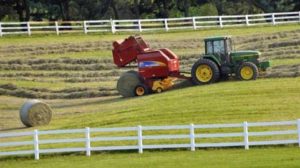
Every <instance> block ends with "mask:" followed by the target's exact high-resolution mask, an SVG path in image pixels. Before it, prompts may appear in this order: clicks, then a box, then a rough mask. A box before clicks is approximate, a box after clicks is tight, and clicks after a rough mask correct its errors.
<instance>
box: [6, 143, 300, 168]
mask: <svg viewBox="0 0 300 168" xmlns="http://www.w3.org/2000/svg"><path fill="white" fill-rule="evenodd" d="M0 164H1V167H2V168H14V167H20V166H22V167H23V168H27V167H30V168H32V167H43V168H52V167H56V168H60V167H74V168H76V167H105V168H114V167H124V168H125V167H130V168H140V167H145V168H147V167H156V168H159V167H162V168H166V167H167V168H175V167H178V168H180V167H189V168H199V167H207V168H210V167H212V168H215V167H218V168H223V167H224V168H225V167H230V168H235V167H236V168H240V167H278V168H283V167H289V168H297V167H299V165H300V151H299V149H298V148H297V147H276V148H275V147H272V148H269V147H267V148H254V149H250V150H243V149H212V150H197V151H195V152H190V151H155V152H145V153H143V154H137V153H110V154H105V153H104V154H93V153H92V156H91V157H86V156H84V155H83V154H82V155H80V156H79V155H76V156H66V155H58V156H51V157H45V158H44V157H43V156H41V160H39V161H34V160H33V159H28V158H19V159H18V158H17V159H9V160H2V161H0Z"/></svg>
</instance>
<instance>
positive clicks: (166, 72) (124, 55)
mask: <svg viewBox="0 0 300 168" xmlns="http://www.w3.org/2000/svg"><path fill="white" fill-rule="evenodd" d="M113 47H114V49H113V58H114V63H115V64H116V65H117V66H118V67H125V66H126V65H128V64H130V63H132V62H136V63H137V66H138V72H135V71H129V72H125V73H124V74H123V75H122V76H121V77H120V79H119V80H118V83H117V89H118V91H119V93H120V94H121V95H122V96H124V97H131V96H141V95H145V94H147V93H150V92H162V91H163V90H166V89H169V88H170V87H171V86H173V81H174V80H175V79H176V78H182V77H183V76H182V75H180V72H179V60H178V56H177V55H176V54H175V53H173V52H172V51H171V50H169V49H167V48H164V49H158V50H153V49H151V48H149V46H148V44H146V43H145V41H144V40H143V39H142V38H141V37H140V36H130V37H129V38H127V39H125V40H124V41H115V42H114V43H113Z"/></svg>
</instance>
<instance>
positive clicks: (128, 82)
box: [117, 71, 143, 97]
mask: <svg viewBox="0 0 300 168" xmlns="http://www.w3.org/2000/svg"><path fill="white" fill-rule="evenodd" d="M141 83H143V79H142V78H141V77H140V75H139V74H138V72H136V71H128V72H125V73H123V74H122V75H121V77H120V78H119V80H118V82H117V90H118V92H119V93H120V95H122V96H123V97H134V96H136V94H135V89H136V87H137V86H138V85H139V84H141Z"/></svg>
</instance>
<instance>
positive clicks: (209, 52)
mask: <svg viewBox="0 0 300 168" xmlns="http://www.w3.org/2000/svg"><path fill="white" fill-rule="evenodd" d="M204 42H205V54H204V55H203V56H202V58H200V59H199V60H198V61H197V62H196V63H194V65H193V67H192V70H191V76H192V81H193V83H195V84H198V85H201V84H209V83H214V82H217V81H219V80H222V79H223V80H226V79H227V78H228V77H229V76H235V77H236V78H237V79H239V80H255V79H256V78H257V77H258V75H259V71H265V70H266V69H267V68H268V67H269V66H270V63H269V61H260V60H259V56H260V55H261V54H260V52H259V51H233V49H232V40H231V37H229V36H225V37H211V38H206V39H204Z"/></svg>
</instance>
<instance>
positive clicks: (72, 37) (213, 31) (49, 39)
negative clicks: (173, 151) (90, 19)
mask: <svg viewBox="0 0 300 168" xmlns="http://www.w3.org/2000/svg"><path fill="white" fill-rule="evenodd" d="M298 26H299V25H298V24H291V25H278V26H254V27H237V28H222V29H221V28H210V29H201V30H197V31H193V30H187V31H170V32H164V31H159V32H142V33H140V32H139V33H138V34H143V38H145V39H146V40H170V39H172V40H182V39H190V38H203V37H208V36H220V35H233V36H238V35H251V34H259V33H264V34H266V33H276V32H282V31H291V30H298V29H299V27H298ZM126 37H128V33H116V34H97V33H95V34H93V33H91V34H88V35H85V34H83V33H82V34H81V33H79V34H61V35H60V36H59V38H58V37H57V35H54V34H49V35H47V36H45V35H34V34H33V35H32V36H31V37H27V36H23V35H22V36H4V37H2V38H1V41H0V46H7V45H23V44H27V45H36V44H57V43H78V42H93V41H114V40H116V39H124V38H126Z"/></svg>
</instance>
